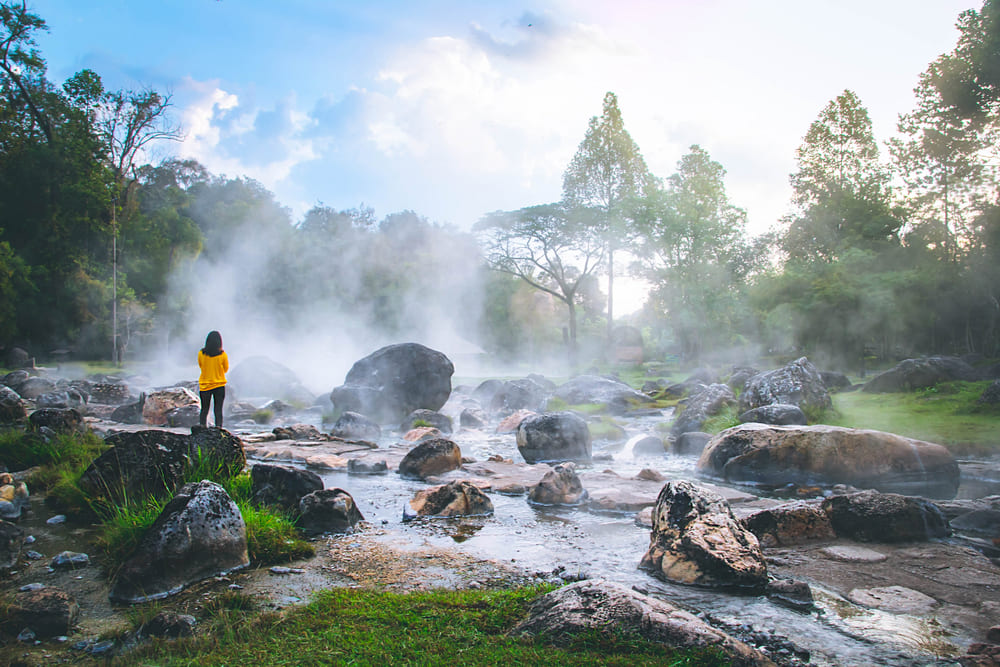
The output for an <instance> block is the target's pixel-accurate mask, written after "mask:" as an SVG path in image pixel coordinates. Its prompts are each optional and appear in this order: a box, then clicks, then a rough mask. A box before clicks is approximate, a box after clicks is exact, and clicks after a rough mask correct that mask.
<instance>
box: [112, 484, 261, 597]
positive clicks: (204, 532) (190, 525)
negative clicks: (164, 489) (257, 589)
mask: <svg viewBox="0 0 1000 667" xmlns="http://www.w3.org/2000/svg"><path fill="white" fill-rule="evenodd" d="M249 564H250V559H249V558H248V557H247V532H246V524H245V523H244V522H243V516H242V515H241V514H240V509H239V507H237V506H236V503H235V502H233V500H232V498H230V497H229V494H227V493H226V491H225V489H223V488H222V487H221V486H219V485H218V484H216V483H214V482H209V481H207V480H205V481H201V482H195V483H192V484H186V485H185V486H184V487H183V488H181V490H180V491H179V492H178V493H177V495H176V496H174V497H173V499H172V500H171V501H170V502H169V503H167V505H166V507H164V508H163V511H162V512H161V513H160V516H159V517H157V519H156V521H155V522H154V523H153V525H152V526H151V527H150V528H149V530H147V531H146V533H145V535H143V538H142V540H141V541H140V542H139V545H138V546H137V547H136V549H135V551H134V552H133V553H132V554H131V555H130V556H129V558H128V559H127V560H126V561H125V563H124V564H123V565H122V567H121V569H120V570H119V571H118V576H117V577H116V579H115V582H114V584H113V586H112V588H111V593H110V594H109V597H110V598H111V600H112V601H114V602H123V603H129V604H135V603H139V602H148V601H150V600H158V599H161V598H165V597H167V596H168V595H172V594H174V593H178V592H180V591H181V590H182V589H183V588H184V587H186V586H188V585H190V584H192V583H195V582H197V581H201V580H202V579H206V578H208V577H213V576H217V575H222V574H226V573H228V572H232V571H233V570H239V569H241V568H244V567H246V566H247V565H249Z"/></svg>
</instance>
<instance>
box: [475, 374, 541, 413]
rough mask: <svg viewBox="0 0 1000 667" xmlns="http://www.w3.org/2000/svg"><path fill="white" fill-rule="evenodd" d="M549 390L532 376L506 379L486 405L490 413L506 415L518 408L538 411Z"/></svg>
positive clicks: (518, 409)
mask: <svg viewBox="0 0 1000 667" xmlns="http://www.w3.org/2000/svg"><path fill="white" fill-rule="evenodd" d="M550 393H551V390H550V389H549V388H548V386H546V385H545V384H543V383H541V382H539V381H538V380H536V379H534V378H523V379H520V380H508V381H507V382H504V383H503V384H502V385H501V386H500V387H499V388H498V389H497V390H496V391H495V392H494V393H493V397H492V398H491V399H490V401H489V403H488V404H486V405H487V409H488V410H489V412H490V414H493V415H495V416H500V417H506V416H508V415H511V414H514V413H516V412H518V411H520V410H531V411H533V412H534V411H538V410H540V409H541V408H542V404H543V403H544V402H545V399H546V398H548V396H549V394H550Z"/></svg>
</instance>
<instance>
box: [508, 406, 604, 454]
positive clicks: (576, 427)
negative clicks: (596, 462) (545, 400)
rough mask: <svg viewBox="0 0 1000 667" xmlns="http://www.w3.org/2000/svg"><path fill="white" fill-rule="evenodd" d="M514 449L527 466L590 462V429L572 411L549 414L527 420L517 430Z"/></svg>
mask: <svg viewBox="0 0 1000 667" xmlns="http://www.w3.org/2000/svg"><path fill="white" fill-rule="evenodd" d="M517 449H518V451H519V452H520V453H521V456H523V457H524V460H525V461H527V462H528V463H539V462H545V461H576V462H578V463H589V462H590V459H591V437H590V429H588V428H587V422H586V421H585V420H584V419H583V418H582V417H580V416H579V415H577V414H575V413H572V412H550V413H546V414H543V415H536V416H534V417H528V418H526V419H524V420H523V421H522V422H521V423H520V425H518V427H517Z"/></svg>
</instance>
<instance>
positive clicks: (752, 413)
mask: <svg viewBox="0 0 1000 667" xmlns="http://www.w3.org/2000/svg"><path fill="white" fill-rule="evenodd" d="M747 422H757V423H758V424H775V425H779V426H791V425H793V424H797V425H799V426H805V425H806V424H808V423H809V422H808V420H807V419H806V414H805V413H804V412H802V408H800V407H799V406H797V405H787V404H785V403H772V404H771V405H762V406H760V407H759V408H754V409H753V410H747V411H746V412H744V413H743V414H741V415H740V423H742V424H746V423H747Z"/></svg>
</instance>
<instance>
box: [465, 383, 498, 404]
mask: <svg viewBox="0 0 1000 667" xmlns="http://www.w3.org/2000/svg"><path fill="white" fill-rule="evenodd" d="M503 385H504V381H503V380H495V379H490V380H483V381H482V382H480V383H479V385H478V386H477V387H476V388H475V389H473V390H472V398H474V399H476V401H478V402H479V404H480V405H489V404H490V403H491V402H492V401H493V397H494V396H496V393H497V392H498V391H500V389H501V387H503Z"/></svg>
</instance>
